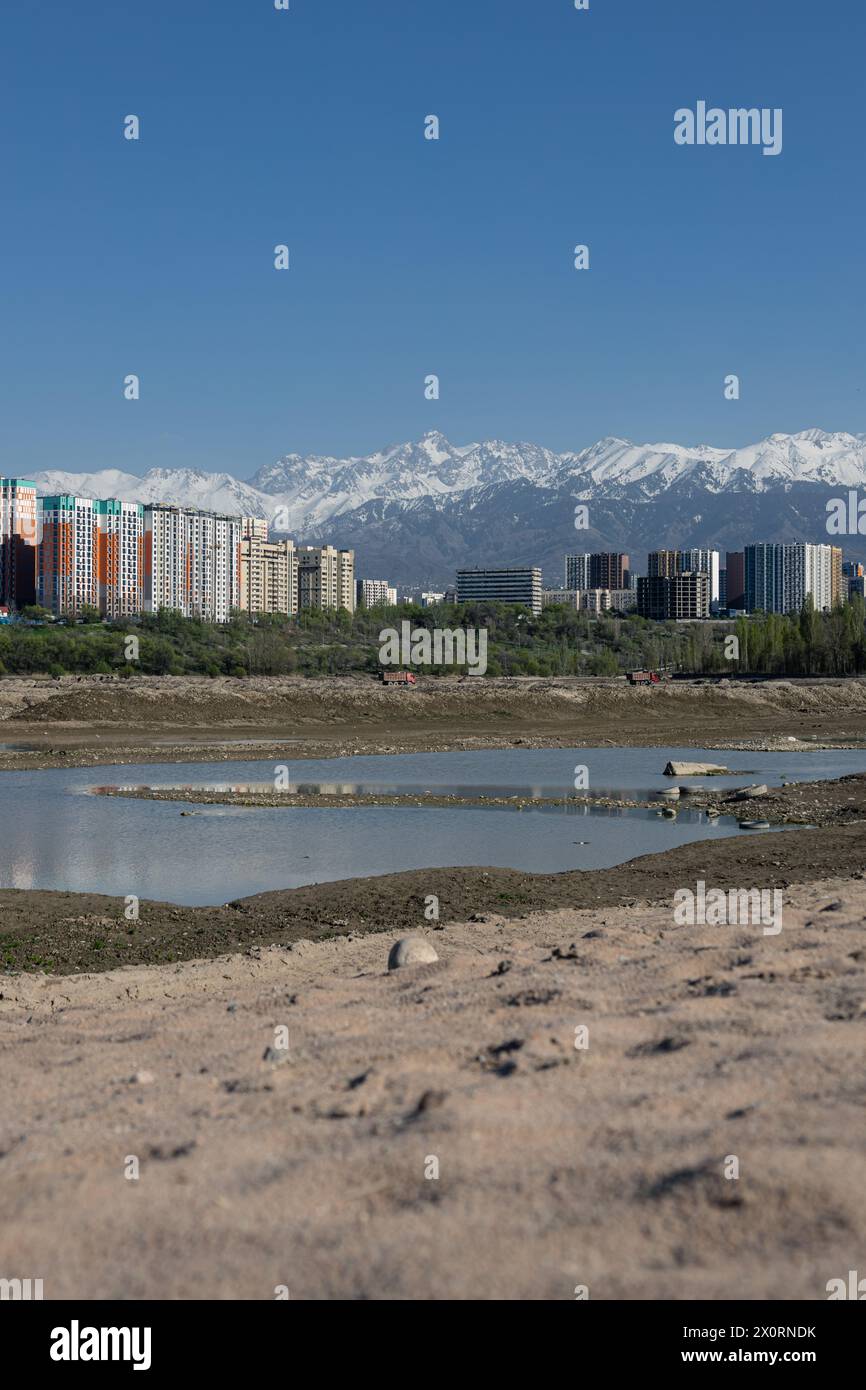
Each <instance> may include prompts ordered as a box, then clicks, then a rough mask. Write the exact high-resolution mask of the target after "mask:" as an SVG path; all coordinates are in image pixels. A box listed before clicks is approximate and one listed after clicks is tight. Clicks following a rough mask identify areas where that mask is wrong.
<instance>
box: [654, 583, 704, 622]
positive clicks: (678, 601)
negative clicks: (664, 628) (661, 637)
mask: <svg viewBox="0 0 866 1390" xmlns="http://www.w3.org/2000/svg"><path fill="white" fill-rule="evenodd" d="M637 611H638V613H639V614H640V616H641V617H642V618H653V619H655V620H656V621H657V622H664V621H674V622H676V621H683V620H685V619H696V618H708V617H709V616H710V577H709V575H708V574H704V573H702V572H696V573H692V572H685V573H680V574H673V575H671V576H666V575H646V576H645V577H642V578H640V579H639V580H638V586H637Z"/></svg>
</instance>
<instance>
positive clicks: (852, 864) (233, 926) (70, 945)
mask: <svg viewBox="0 0 866 1390" xmlns="http://www.w3.org/2000/svg"><path fill="white" fill-rule="evenodd" d="M861 781H862V782H863V783H864V784H866V779H861ZM860 794H861V795H862V787H861V789H860ZM358 814H359V815H363V814H364V811H363V809H361V810H359V811H358ZM455 814H459V812H455ZM864 866H866V839H864V835H863V824H862V822H861V821H859V820H858V819H855V823H854V824H844V823H843V824H837V823H833V824H829V825H827V826H826V827H824V828H822V829H817V830H794V831H784V832H777V833H769V834H759V835H746V834H745V833H744V835H743V837H742V838H736V839H727V840H720V841H718V842H708V841H701V842H698V843H696V844H689V845H681V846H679V847H678V848H677V849H674V850H671V851H669V852H668V853H666V854H651V855H643V856H642V857H640V858H638V859H632V860H630V861H629V863H627V864H621V865H618V866H616V867H614V868H611V869H593V870H591V871H582V870H575V871H572V872H567V873H557V874H528V873H523V872H520V871H518V870H515V869H498V868H484V867H481V868H444V869H438V868H437V869H416V870H410V871H407V872H405V873H398V874H385V875H382V876H381V877H378V878H355V879H345V880H341V881H338V882H336V883H320V884H309V885H307V886H305V887H302V888H293V889H286V890H283V891H277V892H269V893H261V894H257V895H255V896H253V897H249V898H242V899H239V900H238V901H236V902H234V903H230V904H228V905H226V906H223V907H199V908H195V907H178V906H176V905H174V904H172V903H156V902H148V901H143V902H142V903H141V904H140V917H139V919H138V920H137V921H127V920H126V918H125V917H124V902H123V900H120V899H118V898H113V897H107V896H103V895H100V894H95V893H58V892H46V891H42V890H37V889H32V890H24V889H11V888H10V889H2V890H0V922H2V929H0V970H2V969H3V967H5V968H6V969H7V970H28V971H33V970H48V971H51V972H53V973H55V974H59V975H65V974H70V973H75V972H78V971H85V970H90V971H101V970H109V969H113V968H114V967H116V966H118V965H125V964H127V965H132V964H158V963H167V962H178V961H186V960H194V959H196V958H201V957H211V956H216V955H221V954H223V953H225V952H230V951H238V950H249V949H250V948H255V949H258V948H260V947H264V946H268V945H270V944H273V943H275V944H278V945H289V944H292V943H293V942H297V941H299V940H302V939H306V940H310V941H322V940H327V939H330V938H333V937H339V936H351V935H353V934H368V933H379V932H389V931H395V930H397V931H413V930H415V929H416V928H418V927H419V926H424V925H425V921H426V919H425V915H424V913H425V903H426V901H427V899H428V898H429V896H430V895H434V896H435V897H436V898H438V901H439V914H440V917H439V920H440V922H441V923H442V924H444V925H446V926H447V924H448V923H450V922H454V921H466V920H467V919H469V918H471V917H477V918H480V919H482V920H483V919H484V918H486V917H488V916H489V915H490V914H491V913H495V914H497V915H498V916H501V917H504V918H516V919H518V918H522V917H525V916H527V915H528V914H529V913H531V912H539V911H544V910H547V909H550V908H568V909H572V910H574V909H585V908H594V907H602V908H608V907H628V906H630V905H632V904H634V902H635V901H637V900H639V899H646V900H650V901H656V902H658V901H660V900H663V901H667V902H671V901H672V900H673V894H674V892H675V891H676V889H677V888H680V887H683V886H684V885H685V886H688V885H689V884H694V883H695V882H696V881H697V880H698V879H704V880H705V881H706V882H707V883H708V884H709V885H711V886H715V887H721V888H786V887H788V886H789V885H791V884H796V883H807V882H811V881H813V880H815V879H820V878H828V877H832V876H837V875H838V876H846V877H850V876H852V875H853V876H854V877H855V878H856V877H861V876H862V873H863V870H864ZM2 979H3V977H2V974H0V983H2Z"/></svg>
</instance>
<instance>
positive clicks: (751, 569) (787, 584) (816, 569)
mask: <svg viewBox="0 0 866 1390" xmlns="http://www.w3.org/2000/svg"><path fill="white" fill-rule="evenodd" d="M833 549H834V548H833V546H830V545H810V544H809V543H807V542H795V543H792V544H784V543H782V544H774V543H760V544H757V545H747V546H746V548H745V552H744V553H745V577H746V608H747V609H748V610H749V612H754V611H755V610H756V609H761V610H763V611H764V612H766V613H795V612H797V611H798V610H799V609H800V608H802V606H803V603H804V602H805V600H806V597H807V595H811V598H812V603H813V604H814V606H815V608H816V609H818V610H821V609H830V608H832V605H833Z"/></svg>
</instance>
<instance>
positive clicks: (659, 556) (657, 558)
mask: <svg viewBox="0 0 866 1390" xmlns="http://www.w3.org/2000/svg"><path fill="white" fill-rule="evenodd" d="M679 572H680V552H679V551H678V550H651V551H650V553H649V555H648V556H647V564H646V577H647V579H672V578H673V576H674V575H675V574H679Z"/></svg>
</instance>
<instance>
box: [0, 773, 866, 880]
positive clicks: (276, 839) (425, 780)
mask: <svg viewBox="0 0 866 1390" xmlns="http://www.w3.org/2000/svg"><path fill="white" fill-rule="evenodd" d="M668 758H674V759H679V758H682V759H684V760H685V759H688V760H690V761H707V762H716V763H723V764H725V765H726V766H728V767H730V768H731V769H732V772H734V773H735V775H733V776H732V777H730V778H728V777H725V778H720V777H713V778H705V779H701V778H693V779H682V778H679V779H671V778H664V777H662V776H661V772H662V769H663V768H664V766H665V763H666V762H667V760H668ZM282 766H286V767H287V768H288V776H289V778H290V780H291V782H292V784H295V785H298V784H300V785H303V786H309V787H313V786H318V787H322V786H327V787H328V788H329V789H334V790H341V791H374V792H375V791H380V792H385V791H395V790H399V791H403V792H407V791H410V792H417V793H422V792H423V791H425V790H428V789H429V790H430V791H434V792H460V793H463V794H465V795H473V794H475V795H484V794H488V795H489V794H499V795H526V796H530V795H533V796H567V795H569V794H573V792H574V770H575V767H577V766H585V767H586V768H587V769H588V774H589V781H588V788H587V790H588V791H589V792H591V793H592V794H596V795H605V794H608V793H610V794H626V795H628V796H633V797H637V796H639V795H641V794H642V793H647V792H651V791H656V790H659V789H661V788H662V787H664V786H665V785H675V784H679V785H689V784H691V785H706V786H709V787H713V788H719V789H720V790H721V789H724V788H726V787H731V786H741V785H744V784H746V783H749V782H754V781H761V782H767V783H773V784H777V785H778V784H779V783H780V782H781V781H782V779H783V774H787V776H788V778H789V779H790V780H805V779H807V778H808V779H814V778H822V777H837V776H840V775H843V774H844V773H846V772H857V771H866V752H859V751H858V752H847V751H845V752H827V751H819V752H815V753H796V754H794V753H783V754H780V753H719V752H717V751H716V752H713V751H712V750H701V749H694V748H692V749H675V748H674V749H658V748H650V749H646V748H579V749H578V748H575V749H504V750H491V751H487V752H471V753H469V752H467V753H464V752H460V753H418V754H408V755H383V756H379V757H358V758H338V759H316V760H304V761H298V762H296V763H294V764H291V763H288V764H282ZM274 767H275V765H274V763H272V762H267V763H263V762H262V761H260V760H259V761H251V762H231V763H223V764H219V763H166V764H153V763H149V764H139V765H128V764H127V765H122V766H117V767H98V768H88V769H83V768H70V769H65V768H64V769H51V770H48V771H42V772H4V773H2V774H0V812H2V815H3V826H2V837H0V886H2V887H14V888H52V889H66V890H70V891H91V892H99V893H108V894H111V895H118V896H125V895H127V894H131V893H134V894H136V895H137V896H139V897H142V898H156V899H162V900H167V901H171V902H178V903H187V904H192V905H205V904H209V903H222V902H227V901H229V900H231V899H233V898H237V897H243V896H246V895H248V894H251V893H258V892H263V891H266V890H268V889H274V888H291V887H296V886H298V885H300V884H304V883H321V882H325V881H330V880H333V879H341V878H354V877H367V876H371V875H375V874H383V873H392V872H396V871H398V870H402V869H418V868H427V867H442V866H446V865H450V864H453V865H490V866H496V867H503V868H517V869H523V870H527V871H531V872H538V873H552V872H557V871H561V870H565V869H592V868H608V867H610V866H612V865H614V864H620V863H623V862H625V861H626V860H628V859H632V858H634V857H635V856H637V855H640V854H649V853H656V852H659V851H661V850H665V849H670V848H673V847H674V846H676V845H680V844H684V843H687V842H689V841H694V840H700V839H704V838H713V839H720V838H725V837H727V836H730V835H740V834H746V833H749V832H744V831H741V830H740V829H739V828H738V826H737V822H736V820H735V819H734V818H733V817H727V816H726V817H720V818H719V819H708V818H707V817H706V816H705V814H704V813H703V812H702V811H697V810H689V809H688V807H687V805H683V804H682V803H681V809H680V810H679V814H678V816H677V818H676V819H675V820H664V819H661V818H660V817H659V816H658V815H657V814H656V813H655V812H654V811H647V810H643V809H641V810H634V809H628V810H609V809H603V808H595V807H593V808H589V807H577V806H574V805H570V806H566V805H563V806H551V807H545V808H538V809H533V810H525V811H518V810H516V809H514V808H497V809H486V808H480V807H447V808H436V807H431V808H424V807H388V806H383V807H377V806H365V807H351V808H334V809H330V808H327V807H321V808H320V807H299V808H286V809H283V808H281V807H275V808H258V807H256V808H246V807H221V806H213V807H210V806H195V805H187V806H186V807H185V805H184V804H183V803H179V802H153V801H137V800H125V799H119V798H116V797H99V796H93V795H90V793H91V792H92V790H93V789H94V788H95V787H98V786H102V785H105V784H109V783H111V784H115V785H124V786H135V785H143V784H146V785H149V786H169V785H171V786H176V785H178V784H179V783H180V784H185V785H194V786H197V787H205V786H213V785H218V784H221V785H225V786H238V785H249V784H251V783H259V784H264V785H267V786H268V787H271V788H272V787H273V784H274ZM184 809H190V810H193V811H195V814H194V815H191V816H181V815H180V812H181V811H182V810H184Z"/></svg>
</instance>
